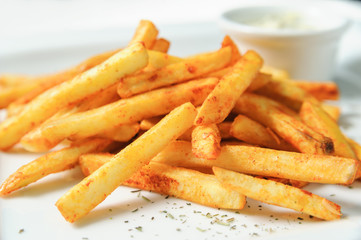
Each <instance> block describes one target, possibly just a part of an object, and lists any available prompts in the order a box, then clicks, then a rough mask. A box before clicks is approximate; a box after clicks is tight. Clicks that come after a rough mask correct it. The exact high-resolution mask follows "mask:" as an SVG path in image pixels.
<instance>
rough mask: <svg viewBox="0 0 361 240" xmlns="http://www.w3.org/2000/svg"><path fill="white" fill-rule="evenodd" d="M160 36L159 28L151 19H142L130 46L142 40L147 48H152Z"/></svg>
mask: <svg viewBox="0 0 361 240" xmlns="http://www.w3.org/2000/svg"><path fill="white" fill-rule="evenodd" d="M157 36H158V29H157V28H156V27H155V25H154V24H153V23H152V22H151V21H149V20H141V21H140V22H139V24H138V27H137V29H136V30H135V33H134V35H133V38H132V40H131V41H130V42H129V44H128V45H129V46H131V45H133V44H134V43H138V42H142V43H143V44H144V46H145V47H146V48H147V49H151V48H152V46H153V44H154V42H155V40H156V39H157Z"/></svg>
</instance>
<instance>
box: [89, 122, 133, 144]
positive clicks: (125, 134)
mask: <svg viewBox="0 0 361 240" xmlns="http://www.w3.org/2000/svg"><path fill="white" fill-rule="evenodd" d="M139 129H140V128H139V124H138V123H131V124H124V125H120V126H117V127H115V128H114V129H110V130H107V131H105V132H103V133H100V134H98V135H97V136H96V137H100V138H106V139H111V140H114V141H117V142H128V141H129V140H131V139H132V138H133V137H134V136H135V135H136V134H137V133H138V132H139Z"/></svg>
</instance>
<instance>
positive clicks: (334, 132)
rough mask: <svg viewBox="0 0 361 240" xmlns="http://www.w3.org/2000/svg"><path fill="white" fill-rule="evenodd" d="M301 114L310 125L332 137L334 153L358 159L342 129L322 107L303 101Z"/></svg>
mask: <svg viewBox="0 0 361 240" xmlns="http://www.w3.org/2000/svg"><path fill="white" fill-rule="evenodd" d="M300 116H301V119H302V121H303V122H304V123H305V124H307V125H308V126H309V127H311V128H313V129H314V130H315V131H317V132H319V133H321V134H323V135H324V136H326V137H329V138H331V139H332V142H333V145H334V149H335V151H334V155H336V156H339V157H347V158H353V159H356V154H355V153H354V151H353V149H352V148H351V146H350V144H349V143H348V142H347V140H346V138H345V137H344V135H343V133H342V132H341V129H340V128H339V126H338V125H337V123H336V122H335V120H334V119H332V118H331V117H330V116H329V115H328V114H327V113H326V112H325V111H324V110H323V109H322V107H320V106H318V105H316V104H312V103H311V102H307V101H306V102H303V104H302V107H301V110H300Z"/></svg>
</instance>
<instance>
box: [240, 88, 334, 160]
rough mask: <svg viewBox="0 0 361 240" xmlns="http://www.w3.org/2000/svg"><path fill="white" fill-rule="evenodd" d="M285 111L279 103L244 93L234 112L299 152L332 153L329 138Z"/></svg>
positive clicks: (331, 144)
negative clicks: (254, 122) (271, 132)
mask: <svg viewBox="0 0 361 240" xmlns="http://www.w3.org/2000/svg"><path fill="white" fill-rule="evenodd" d="M286 109H287V108H286V107H284V106H282V105H281V104H280V103H277V102H275V101H272V100H271V99H268V98H266V97H263V96H259V95H255V94H251V93H244V94H243V95H242V96H241V97H240V98H239V99H238V100H237V103H236V106H235V108H234V111H235V112H237V113H240V114H244V115H246V116H248V117H250V118H251V119H253V120H256V121H257V122H259V123H261V124H262V125H264V126H266V127H269V128H270V129H272V130H273V131H274V132H275V133H276V134H277V135H278V136H280V137H282V138H283V139H284V140H285V141H287V142H289V143H290V144H292V145H293V146H294V147H295V148H296V149H297V150H298V151H300V152H303V153H311V154H332V153H333V151H334V148H333V143H332V140H331V139H330V138H328V137H325V136H323V135H321V134H319V133H317V132H316V131H314V130H313V129H311V128H309V127H308V126H307V125H305V124H303V123H302V122H301V121H299V120H297V118H295V117H293V116H291V115H288V113H291V111H290V110H286ZM293 115H294V114H293Z"/></svg>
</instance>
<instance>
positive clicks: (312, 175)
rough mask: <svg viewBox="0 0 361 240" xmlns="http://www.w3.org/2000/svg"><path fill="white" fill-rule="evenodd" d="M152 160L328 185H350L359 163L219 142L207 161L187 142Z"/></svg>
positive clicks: (178, 142) (168, 149) (180, 142)
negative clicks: (217, 150) (214, 154)
mask: <svg viewBox="0 0 361 240" xmlns="http://www.w3.org/2000/svg"><path fill="white" fill-rule="evenodd" d="M152 161H156V162H161V163H164V164H168V165H172V166H179V167H187V168H195V167H201V166H203V167H213V166H216V167H221V168H226V169H230V170H233V171H237V172H242V173H248V174H252V175H260V176H268V177H277V178H285V179H292V180H298V181H305V182H317V183H331V184H351V183H352V182H353V181H354V178H355V173H356V171H357V168H358V165H359V162H358V161H357V160H354V159H349V158H340V157H334V156H325V155H314V154H304V153H296V152H286V151H279V150H273V149H267V148H260V147H252V146H245V145H223V146H222V150H221V154H220V155H219V156H218V158H216V159H213V160H208V159H204V158H197V157H195V156H194V155H193V154H192V146H191V143H190V142H185V141H176V142H174V143H171V144H170V145H169V146H168V147H167V148H165V149H164V150H163V151H162V152H160V153H159V154H158V155H157V156H156V157H154V158H153V160H152Z"/></svg>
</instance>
